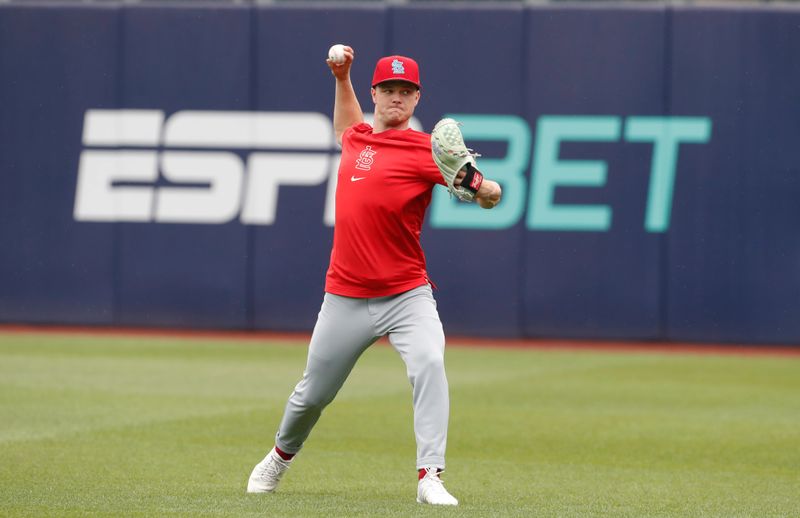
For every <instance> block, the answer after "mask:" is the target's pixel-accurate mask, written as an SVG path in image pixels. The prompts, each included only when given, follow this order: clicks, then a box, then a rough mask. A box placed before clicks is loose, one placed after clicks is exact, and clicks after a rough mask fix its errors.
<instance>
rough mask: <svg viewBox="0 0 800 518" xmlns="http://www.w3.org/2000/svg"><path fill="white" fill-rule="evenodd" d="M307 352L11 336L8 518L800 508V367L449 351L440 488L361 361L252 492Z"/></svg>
mask: <svg viewBox="0 0 800 518" xmlns="http://www.w3.org/2000/svg"><path fill="white" fill-rule="evenodd" d="M304 362H305V344H298V343H291V342H288V341H283V342H273V343H263V344H261V343H256V342H244V341H235V340H231V341H224V340H213V339H203V338H193V339H192V338H185V339H182V338H152V337H141V336H139V337H126V338H118V337H108V336H93V335H63V336H62V335H45V334H30V335H19V334H16V335H15V334H4V333H2V332H0V423H2V424H0V488H2V489H0V516H13V517H22V516H58V517H66V516H158V517H161V516H232V517H243V516H259V517H263V516H348V517H349V516H525V517H533V516H558V517H568V516H576V517H585V516H604V517H605V516H630V517H645V516H680V517H700V516H719V517H736V516H752V517H769V516H781V517H797V516H800V356H792V357H788V356H787V357H778V356H771V357H768V356H749V357H744V356H741V357H739V356H731V355H729V356H719V355H697V354H672V353H649V352H610V351H587V350H580V351H579V350H543V349H525V350H522V349H516V350H512V349H482V348H459V347H450V348H449V349H448V352H447V368H448V377H449V380H450V388H451V399H452V402H451V403H452V413H451V419H450V438H449V444H448V471H447V473H446V474H445V476H444V480H445V482H446V484H447V487H448V488H449V489H450V491H451V492H452V493H453V494H454V495H455V496H456V497H458V498H459V499H460V501H461V505H460V506H459V507H458V508H444V509H442V508H431V507H427V506H421V505H419V504H417V503H416V502H415V500H414V499H415V491H416V473H415V471H414V454H415V446H414V440H413V431H412V414H411V395H410V387H409V385H408V381H407V380H406V379H405V369H404V366H403V364H402V362H401V360H400V359H399V357H398V356H397V354H396V353H395V352H394V351H393V350H392V349H391V348H389V347H387V346H384V345H378V346H375V347H373V348H372V349H370V350H369V351H367V353H366V354H365V355H364V357H363V358H362V359H361V361H360V363H359V364H358V365H357V366H356V369H355V371H354V372H353V375H352V376H351V378H350V379H349V380H348V383H347V384H346V385H345V387H344V388H343V389H342V391H341V393H340V394H339V397H338V398H337V399H336V401H334V403H333V404H332V405H331V406H330V407H329V408H328V409H327V410H326V412H325V414H324V415H323V417H322V420H321V421H320V423H319V425H318V426H317V428H316V429H315V430H314V433H313V434H312V435H311V438H310V439H309V441H308V443H307V445H306V448H305V449H304V450H303V452H302V453H301V454H300V455H299V456H298V457H297V461H296V462H295V463H294V465H293V467H292V469H291V470H290V471H289V473H288V474H287V476H286V478H285V479H284V481H283V483H282V485H281V487H280V488H279V491H278V492H277V493H275V494H273V495H247V494H245V492H244V489H245V485H246V480H247V477H248V475H249V473H250V470H251V469H252V467H253V465H254V464H255V463H256V462H257V461H259V460H260V459H261V458H262V457H263V455H264V454H265V453H266V451H267V450H268V449H269V448H270V447H271V446H272V438H273V436H274V432H275V428H276V427H277V424H278V420H279V419H280V415H281V412H282V409H283V405H284V403H285V401H286V398H287V397H288V395H289V393H290V392H291V390H292V387H293V386H294V384H295V382H296V381H297V379H298V377H299V376H300V374H301V372H302V368H303V366H304Z"/></svg>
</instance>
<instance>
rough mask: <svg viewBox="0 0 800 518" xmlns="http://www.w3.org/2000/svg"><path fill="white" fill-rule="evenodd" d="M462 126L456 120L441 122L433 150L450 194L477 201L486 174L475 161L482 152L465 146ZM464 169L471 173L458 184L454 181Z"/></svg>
mask: <svg viewBox="0 0 800 518" xmlns="http://www.w3.org/2000/svg"><path fill="white" fill-rule="evenodd" d="M459 126H460V124H459V123H458V122H456V121H455V120H453V119H442V120H440V121H439V122H437V123H436V126H434V127H433V131H432V132H431V153H432V154H433V161H434V162H436V165H437V166H438V167H439V171H440V172H441V173H442V177H443V178H444V181H445V183H447V190H449V191H450V194H452V195H454V196H455V197H457V198H458V199H459V200H461V201H473V200H474V199H475V194H476V193H477V192H478V189H480V187H481V183H483V174H481V172H480V171H478V169H477V164H476V163H475V157H478V156H480V155H479V154H478V153H475V152H474V151H473V150H471V149H469V148H468V147H467V146H465V145H464V137H463V136H462V135H461V130H460V129H459V128H458V127H459ZM462 169H463V170H465V172H466V173H467V175H466V176H465V177H464V178H463V179H462V180H461V185H459V186H456V185H454V183H453V182H455V180H456V176H457V175H458V172H459V171H461V170H462Z"/></svg>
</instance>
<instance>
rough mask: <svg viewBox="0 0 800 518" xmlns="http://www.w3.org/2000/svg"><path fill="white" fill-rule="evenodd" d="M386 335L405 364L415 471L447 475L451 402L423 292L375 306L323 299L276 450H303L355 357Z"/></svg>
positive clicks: (439, 339)
mask: <svg viewBox="0 0 800 518" xmlns="http://www.w3.org/2000/svg"><path fill="white" fill-rule="evenodd" d="M385 335H388V336H389V341H390V343H391V344H392V346H393V347H394V348H395V350H396V351H397V352H398V353H399V354H400V356H401V358H402V359H403V361H404V362H405V364H406V372H407V374H408V379H409V381H411V387H412V390H413V405H414V434H415V436H416V441H417V469H422V468H423V467H436V468H439V469H444V467H445V464H444V453H445V448H446V446H447V422H448V417H449V414H450V399H449V396H448V388H447V377H446V376H445V371H444V331H443V330H442V323H441V321H440V320H439V313H438V312H437V311H436V301H435V300H434V298H433V293H432V292H431V288H430V286H428V285H424V286H420V287H418V288H414V289H412V290H409V291H407V292H404V293H401V294H399V295H392V296H389V297H377V298H372V299H359V298H350V297H342V296H339V295H333V294H330V293H326V294H325V299H324V301H323V303H322V309H321V310H320V312H319V316H318V318H317V323H316V325H315V326H314V332H313V334H312V336H311V343H310V345H309V349H308V362H307V364H306V369H305V372H304V373H303V379H302V380H301V381H300V382H299V383H298V384H297V386H296V387H295V389H294V392H292V395H291V396H290V397H289V401H288V402H287V403H286V409H285V411H284V414H283V419H282V420H281V424H280V428H279V430H278V433H277V435H276V437H275V444H276V446H278V448H280V449H281V451H284V452H286V453H297V452H298V451H300V448H302V446H303V442H305V440H306V438H307V437H308V435H309V434H310V433H311V429H312V428H313V427H314V425H315V424H316V423H317V420H318V419H319V417H320V414H322V410H323V409H324V408H325V407H326V406H327V405H328V404H329V403H330V402H331V401H333V398H334V397H336V393H337V392H338V391H339V389H340V388H341V387H342V384H344V381H345V380H346V379H347V376H348V375H349V374H350V371H351V370H352V369H353V366H354V365H355V363H356V361H357V360H358V358H359V357H360V356H361V354H362V353H363V352H364V351H365V350H366V349H367V347H369V346H370V345H372V344H373V343H375V341H376V340H377V339H378V338H380V337H381V336H385Z"/></svg>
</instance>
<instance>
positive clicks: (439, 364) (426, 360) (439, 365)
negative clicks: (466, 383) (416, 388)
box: [411, 350, 444, 375]
mask: <svg viewBox="0 0 800 518" xmlns="http://www.w3.org/2000/svg"><path fill="white" fill-rule="evenodd" d="M411 370H413V371H416V373H417V374H418V375H419V374H423V373H429V372H439V371H443V370H444V352H443V351H438V350H427V351H424V352H422V353H419V354H417V355H415V357H414V360H413V369H411Z"/></svg>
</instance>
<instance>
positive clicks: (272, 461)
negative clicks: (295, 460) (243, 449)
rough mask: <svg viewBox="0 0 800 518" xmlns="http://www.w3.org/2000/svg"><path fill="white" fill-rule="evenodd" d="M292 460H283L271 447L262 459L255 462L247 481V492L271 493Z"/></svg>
mask: <svg viewBox="0 0 800 518" xmlns="http://www.w3.org/2000/svg"><path fill="white" fill-rule="evenodd" d="M291 462H292V461H290V460H283V459H282V458H281V457H280V455H278V452H276V451H275V448H272V449H271V450H270V452H269V453H267V456H266V457H264V460H262V461H261V462H259V463H258V464H256V467H255V468H253V472H252V473H251V474H250V480H248V481H247V492H248V493H272V492H273V491H275V488H276V487H278V482H280V481H281V477H282V476H283V474H284V473H286V470H287V469H289V464H291Z"/></svg>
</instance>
